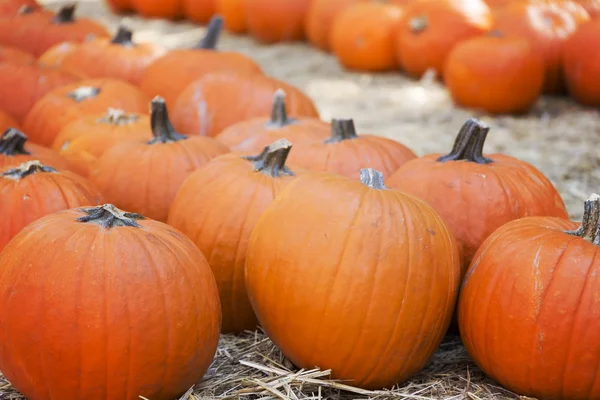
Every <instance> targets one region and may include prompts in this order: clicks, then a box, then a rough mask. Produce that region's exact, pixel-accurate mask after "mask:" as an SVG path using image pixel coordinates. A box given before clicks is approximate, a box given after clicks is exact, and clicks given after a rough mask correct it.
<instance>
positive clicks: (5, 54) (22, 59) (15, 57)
mask: <svg viewBox="0 0 600 400" xmlns="http://www.w3.org/2000/svg"><path fill="white" fill-rule="evenodd" d="M4 62H10V63H14V64H31V63H33V62H35V57H34V56H32V55H31V54H29V53H26V52H24V51H23V50H19V49H17V48H16V47H10V46H0V63H4Z"/></svg>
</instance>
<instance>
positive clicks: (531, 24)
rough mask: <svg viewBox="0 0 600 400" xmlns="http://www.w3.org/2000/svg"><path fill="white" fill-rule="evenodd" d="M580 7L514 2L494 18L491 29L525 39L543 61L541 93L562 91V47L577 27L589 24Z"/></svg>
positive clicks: (539, 0) (537, 0)
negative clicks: (585, 23) (543, 70)
mask: <svg viewBox="0 0 600 400" xmlns="http://www.w3.org/2000/svg"><path fill="white" fill-rule="evenodd" d="M589 19H590V17H589V14H588V13H587V11H585V9H584V8H583V6H581V5H579V4H577V3H576V2H574V1H570V0H560V1H548V0H530V1H527V2H515V3H511V4H510V5H508V6H506V7H504V8H502V9H500V10H498V11H497V12H496V13H495V15H494V29H495V30H497V31H500V32H502V33H503V34H504V35H506V36H517V37H522V38H526V39H528V40H529V41H530V42H531V45H532V46H533V49H534V50H535V51H538V52H539V53H541V54H542V55H543V57H544V63H545V76H544V93H550V94H557V93H562V92H564V90H565V84H564V77H563V71H562V64H563V61H562V57H561V52H562V46H563V44H564V42H565V40H566V39H567V38H568V37H569V36H571V35H572V34H573V33H574V32H575V30H576V29H577V27H578V26H579V25H581V24H582V23H584V22H587V21H589Z"/></svg>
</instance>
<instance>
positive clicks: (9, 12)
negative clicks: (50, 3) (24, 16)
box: [0, 0, 41, 18]
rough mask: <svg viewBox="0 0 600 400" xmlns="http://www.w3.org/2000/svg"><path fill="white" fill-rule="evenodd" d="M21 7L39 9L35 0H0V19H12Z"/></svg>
mask: <svg viewBox="0 0 600 400" xmlns="http://www.w3.org/2000/svg"><path fill="white" fill-rule="evenodd" d="M23 7H28V8H30V9H32V10H35V9H40V8H41V6H40V5H39V3H38V2H37V1H36V0H0V18H3V17H12V16H14V15H16V14H18V12H19V10H21V9H22V8H23Z"/></svg>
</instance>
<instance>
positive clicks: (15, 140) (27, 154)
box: [0, 128, 71, 170]
mask: <svg viewBox="0 0 600 400" xmlns="http://www.w3.org/2000/svg"><path fill="white" fill-rule="evenodd" d="M34 160H37V161H40V162H41V163H42V164H44V165H46V166H49V167H52V168H56V169H59V170H66V169H70V167H71V166H70V164H69V163H68V162H67V160H65V159H64V158H63V157H61V156H60V155H59V154H58V153H56V152H54V151H52V150H50V149H48V148H46V147H43V146H38V145H37V144H33V143H29V142H28V141H27V136H25V134H24V133H23V132H21V131H19V130H18V129H15V128H8V129H6V130H5V131H4V133H3V134H2V136H0V170H3V169H5V168H6V167H8V166H18V165H21V164H23V163H25V162H27V161H34Z"/></svg>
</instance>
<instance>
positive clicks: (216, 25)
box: [195, 15, 223, 50]
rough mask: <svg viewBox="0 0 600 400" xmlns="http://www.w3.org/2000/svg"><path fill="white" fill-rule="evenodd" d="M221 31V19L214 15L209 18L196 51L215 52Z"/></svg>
mask: <svg viewBox="0 0 600 400" xmlns="http://www.w3.org/2000/svg"><path fill="white" fill-rule="evenodd" d="M222 30H223V17H221V16H220V15H215V16H213V17H212V18H211V20H210V22H209V23H208V26H207V27H206V33H205V34H204V37H203V38H202V40H200V43H198V45H197V46H196V47H195V48H196V49H205V50H216V49H217V43H218V42H219V38H220V37H221V31H222Z"/></svg>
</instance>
